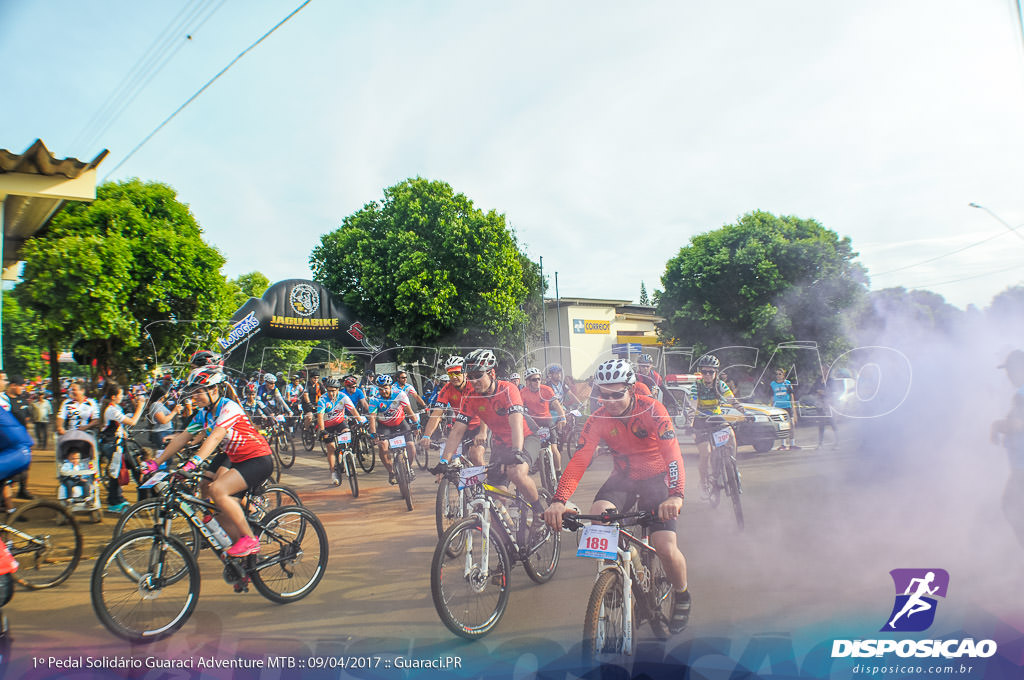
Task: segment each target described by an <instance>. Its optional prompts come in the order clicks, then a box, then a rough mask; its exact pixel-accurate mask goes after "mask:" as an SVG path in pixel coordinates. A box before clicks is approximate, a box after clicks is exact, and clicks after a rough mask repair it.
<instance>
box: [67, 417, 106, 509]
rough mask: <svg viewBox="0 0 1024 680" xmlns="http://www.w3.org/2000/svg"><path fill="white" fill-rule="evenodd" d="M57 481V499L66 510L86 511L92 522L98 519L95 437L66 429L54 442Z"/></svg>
mask: <svg viewBox="0 0 1024 680" xmlns="http://www.w3.org/2000/svg"><path fill="white" fill-rule="evenodd" d="M75 454H78V455H77V456H75ZM76 458H77V462H76ZM57 480H58V484H57V498H58V499H59V500H61V501H63V502H64V503H65V504H66V505H67V506H68V510H70V511H71V512H72V513H80V512H81V513H85V512H88V513H89V516H90V519H91V520H92V521H93V522H99V521H100V520H101V518H102V517H103V505H102V503H101V502H100V482H101V475H100V453H99V447H98V446H97V445H96V438H95V437H93V436H92V435H91V434H89V433H88V432H83V431H81V430H68V431H67V432H65V433H64V435H63V436H61V437H60V439H59V440H58V442H57Z"/></svg>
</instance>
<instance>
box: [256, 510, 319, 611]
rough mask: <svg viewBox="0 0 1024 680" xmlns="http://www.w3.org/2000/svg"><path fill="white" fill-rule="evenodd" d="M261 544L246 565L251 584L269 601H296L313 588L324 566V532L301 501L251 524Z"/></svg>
mask: <svg viewBox="0 0 1024 680" xmlns="http://www.w3.org/2000/svg"><path fill="white" fill-rule="evenodd" d="M254 530H255V532H256V537H257V538H258V539H259V541H260V544H261V546H262V547H261V550H260V553H259V555H258V556H255V557H254V558H253V560H254V562H255V563H254V564H252V566H251V567H250V568H249V573H250V574H251V575H252V584H253V585H254V586H255V587H256V590H257V591H259V593H260V595H262V596H263V597H265V598H267V599H268V600H270V601H271V602H277V603H280V604H285V603H288V602H295V601H296V600H301V599H302V598H304V597H306V596H307V595H309V594H310V593H311V592H313V590H315V589H316V587H317V584H319V583H320V580H321V579H322V578H323V577H324V572H325V571H326V570H327V560H328V557H329V548H328V544H327V532H326V531H324V525H323V524H322V523H321V522H320V519H319V518H318V517H317V516H316V515H315V514H313V512H311V511H310V510H309V509H307V508H305V507H303V506H301V505H289V506H285V507H282V508H278V509H277V510H274V511H273V512H270V513H268V514H267V516H266V517H265V518H264V519H263V520H262V521H260V522H259V523H257V525H256V526H255V527H254Z"/></svg>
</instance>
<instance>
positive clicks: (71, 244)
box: [15, 179, 226, 378]
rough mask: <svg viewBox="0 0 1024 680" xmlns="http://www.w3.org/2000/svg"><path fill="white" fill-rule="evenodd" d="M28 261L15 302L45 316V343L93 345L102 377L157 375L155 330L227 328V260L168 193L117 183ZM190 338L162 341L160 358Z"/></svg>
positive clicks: (33, 249)
mask: <svg viewBox="0 0 1024 680" xmlns="http://www.w3.org/2000/svg"><path fill="white" fill-rule="evenodd" d="M22 253H23V257H24V259H25V268H24V271H23V274H22V279H23V280H22V282H21V283H20V284H19V285H18V286H17V288H16V289H15V290H16V296H17V298H18V301H19V302H20V303H21V304H22V305H23V306H25V307H26V308H28V309H31V310H32V311H34V312H35V313H36V314H38V316H39V333H40V336H41V337H42V338H44V340H45V341H46V342H47V343H59V344H61V345H69V344H71V343H72V342H74V341H76V340H84V341H86V343H85V345H86V346H88V347H90V348H91V349H92V351H93V352H94V353H95V356H94V358H95V359H97V361H98V363H99V367H100V369H101V370H106V369H109V370H112V371H113V372H114V374H115V375H117V376H118V377H121V378H133V377H137V376H139V375H140V374H141V373H142V372H143V371H144V370H145V369H146V368H150V366H148V365H147V364H148V363H150V362H151V357H152V346H151V345H150V343H149V340H148V338H147V337H146V332H145V326H146V324H148V323H149V322H151V321H156V320H163V319H179V320H186V319H209V318H218V317H219V316H221V315H222V313H223V310H224V309H225V306H226V304H225V300H226V287H225V282H224V277H223V276H222V275H221V273H220V268H221V266H222V265H223V264H224V257H223V256H222V255H221V254H220V253H219V252H218V251H217V250H216V249H215V248H213V247H212V246H210V245H207V244H206V243H204V242H203V240H202V231H201V229H200V228H199V225H198V224H197V223H196V220H195V218H194V217H193V216H192V213H191V212H190V211H189V209H188V206H187V205H185V204H183V203H181V202H179V201H178V200H177V197H176V194H175V192H174V190H173V189H171V188H170V187H169V186H167V185H165V184H160V183H156V182H145V183H144V182H141V181H140V180H138V179H132V180H128V181H125V182H118V183H109V182H108V183H106V184H104V185H102V186H100V187H99V188H98V189H97V192H96V200H95V201H94V202H92V203H72V204H70V205H69V206H68V207H67V208H65V209H64V210H63V211H62V212H61V213H59V214H58V215H57V216H56V217H55V218H54V220H53V221H52V222H51V223H50V226H49V228H48V229H47V230H46V232H45V233H44V234H41V235H40V236H38V237H36V238H34V239H31V240H29V241H28V242H27V243H26V244H25V247H24V249H23V251H22ZM186 332H187V331H186V329H185V328H184V327H183V328H182V329H181V331H180V332H179V333H175V332H173V331H171V332H166V333H160V334H159V335H158V336H154V339H155V340H156V341H157V342H158V343H159V344H161V345H164V344H166V346H160V347H157V352H158V356H159V355H160V353H161V352H163V353H164V354H169V353H171V351H172V348H173V347H175V346H177V345H180V343H181V340H182V337H184V333H186ZM179 336H180V337H179ZM53 360H54V361H55V360H56V357H54V358H53Z"/></svg>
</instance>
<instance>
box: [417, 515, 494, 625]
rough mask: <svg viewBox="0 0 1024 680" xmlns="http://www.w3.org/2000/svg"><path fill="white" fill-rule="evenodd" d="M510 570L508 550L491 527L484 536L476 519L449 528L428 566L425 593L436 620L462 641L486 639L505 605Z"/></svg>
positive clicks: (472, 518) (466, 520) (469, 519)
mask: <svg viewBox="0 0 1024 680" xmlns="http://www.w3.org/2000/svg"><path fill="white" fill-rule="evenodd" d="M453 553H454V554H453ZM485 560H486V562H487V564H486V565H485V564H484V562H485ZM485 566H486V568H485ZM511 571H512V563H511V562H510V561H509V557H508V552H507V551H506V550H505V545H504V544H503V543H502V542H501V538H500V537H499V536H498V533H497V532H496V531H495V530H494V529H491V530H490V531H489V532H488V535H487V536H484V534H483V527H482V525H481V523H480V518H479V517H470V518H468V519H465V520H463V521H461V522H459V523H457V524H453V525H452V527H451V528H450V529H448V531H446V532H445V534H444V536H443V537H442V538H441V540H440V541H438V543H437V548H435V549H434V558H433V560H432V561H431V563H430V594H431V596H432V597H433V600H434V608H435V609H437V614H438V616H440V617H441V622H442V623H444V625H445V626H446V627H447V628H448V630H450V631H451V632H453V633H454V634H456V635H458V636H459V637H462V638H466V639H467V640H476V639H478V638H481V637H483V636H484V635H487V633H489V632H491V630H492V629H493V628H494V627H495V626H496V625H498V622H499V621H500V620H501V617H502V616H503V615H504V613H505V608H506V607H507V606H508V598H509V574H510V573H511Z"/></svg>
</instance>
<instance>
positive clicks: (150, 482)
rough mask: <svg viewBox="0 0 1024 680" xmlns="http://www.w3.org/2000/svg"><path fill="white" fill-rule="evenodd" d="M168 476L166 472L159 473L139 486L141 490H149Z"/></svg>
mask: <svg viewBox="0 0 1024 680" xmlns="http://www.w3.org/2000/svg"><path fill="white" fill-rule="evenodd" d="M166 476H167V473H166V472H157V473H156V474H154V475H153V476H152V477H150V478H149V479H147V480H146V481H145V482H143V483H142V484H139V488H140V489H148V488H150V487H151V486H153V485H154V484H156V483H157V482H159V481H160V480H161V479H163V478H164V477H166Z"/></svg>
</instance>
